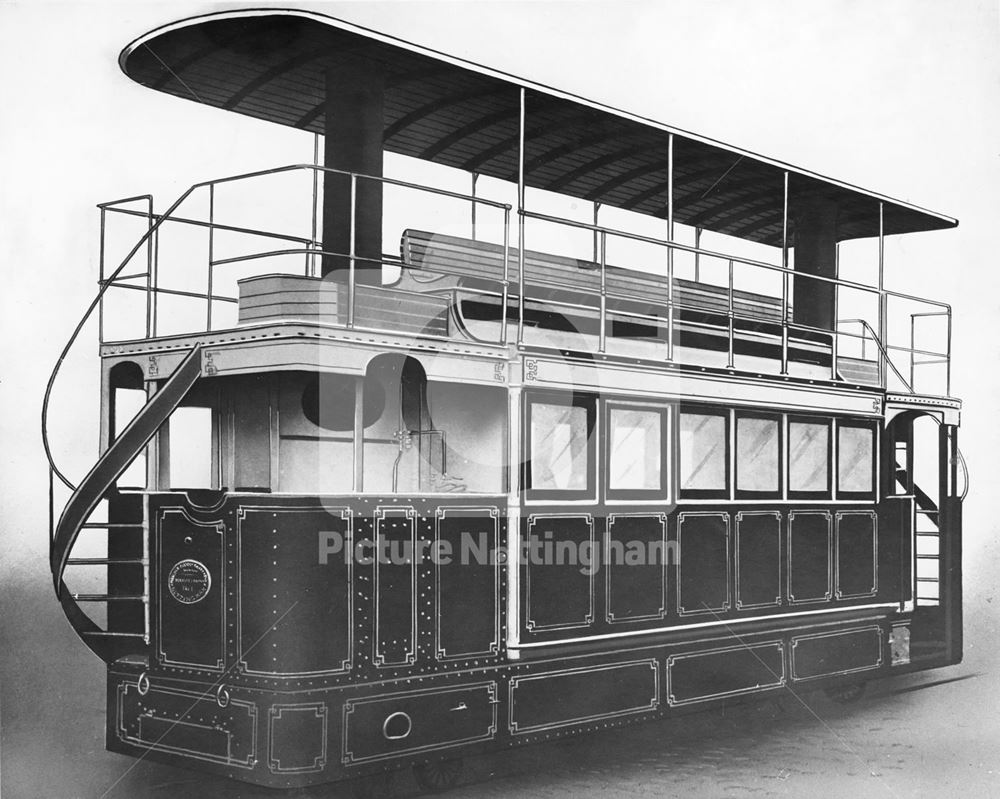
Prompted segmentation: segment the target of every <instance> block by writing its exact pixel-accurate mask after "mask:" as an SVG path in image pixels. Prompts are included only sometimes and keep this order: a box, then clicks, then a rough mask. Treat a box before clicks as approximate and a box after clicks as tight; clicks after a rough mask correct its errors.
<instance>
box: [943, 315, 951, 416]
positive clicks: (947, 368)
mask: <svg viewBox="0 0 1000 799" xmlns="http://www.w3.org/2000/svg"><path fill="white" fill-rule="evenodd" d="M946 313H947V314H948V317H947V319H948V331H947V335H948V341H947V344H946V346H945V349H944V351H945V353H946V359H945V362H944V384H945V385H944V395H945V396H946V397H950V396H951V306H950V305H949V306H948V307H947V309H946Z"/></svg>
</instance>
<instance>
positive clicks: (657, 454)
mask: <svg viewBox="0 0 1000 799" xmlns="http://www.w3.org/2000/svg"><path fill="white" fill-rule="evenodd" d="M662 419H663V415H662V413H661V412H660V411H657V410H643V409H639V408H611V410H610V412H609V414H608V420H609V425H610V430H609V453H608V487H609V488H611V489H612V490H614V491H658V490H659V489H660V487H661V486H662V485H663V481H662V478H661V473H660V472H661V469H662V463H661V458H662V452H663V447H662V443H661V442H662V440H663V439H662V430H661V426H662Z"/></svg>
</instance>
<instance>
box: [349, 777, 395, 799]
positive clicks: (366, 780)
mask: <svg viewBox="0 0 1000 799" xmlns="http://www.w3.org/2000/svg"><path fill="white" fill-rule="evenodd" d="M351 792H352V793H353V794H354V799H385V798H386V797H388V796H392V772H390V771H384V772H382V773H381V774H369V775H368V776H367V777H358V778H357V779H355V780H354V782H353V783H352V784H351Z"/></svg>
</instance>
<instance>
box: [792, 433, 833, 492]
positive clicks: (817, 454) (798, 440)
mask: <svg viewBox="0 0 1000 799" xmlns="http://www.w3.org/2000/svg"><path fill="white" fill-rule="evenodd" d="M829 451H830V425H828V424H826V423H824V422H795V421H790V422H789V423H788V488H789V490H790V491H827V490H828V489H829V477H830V464H829Z"/></svg>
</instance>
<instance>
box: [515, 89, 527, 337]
mask: <svg viewBox="0 0 1000 799" xmlns="http://www.w3.org/2000/svg"><path fill="white" fill-rule="evenodd" d="M520 106H521V107H520V114H519V119H518V128H517V287H518V291H517V343H518V345H519V346H520V345H521V344H523V343H524V112H525V108H524V106H525V93H524V87H523V86H522V87H521V102H520Z"/></svg>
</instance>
